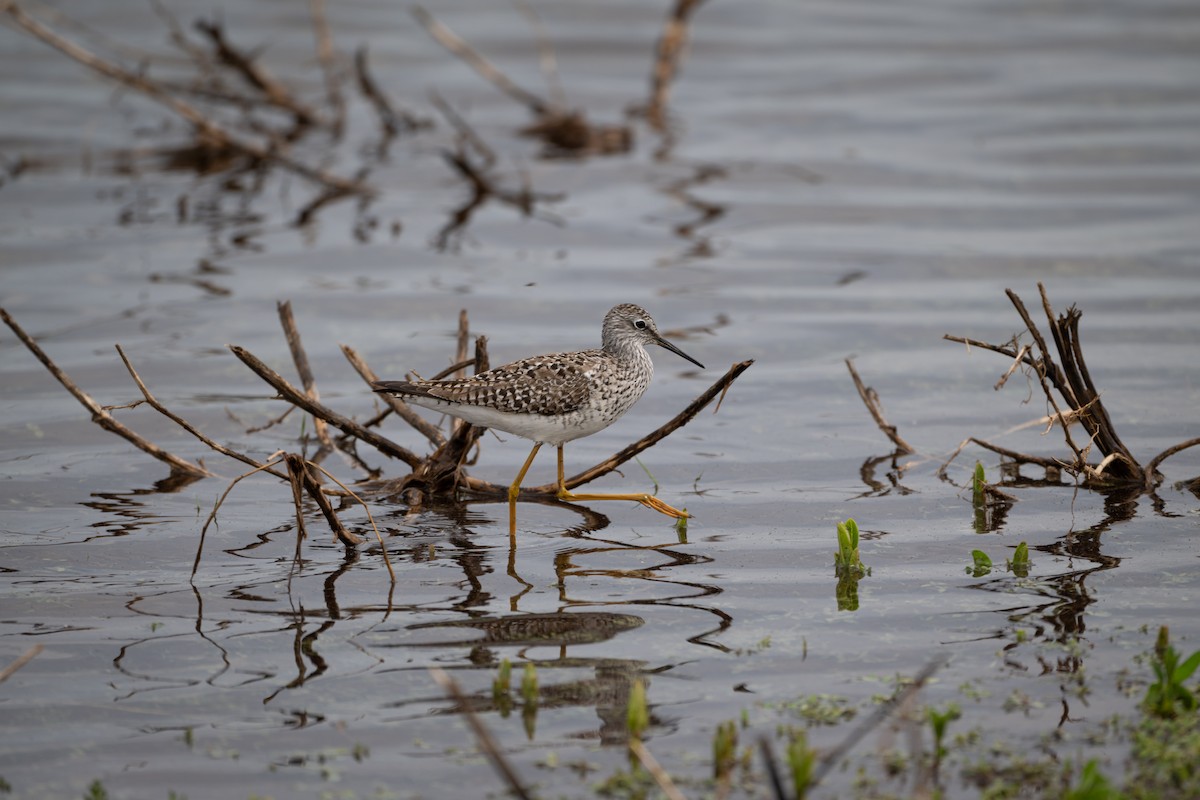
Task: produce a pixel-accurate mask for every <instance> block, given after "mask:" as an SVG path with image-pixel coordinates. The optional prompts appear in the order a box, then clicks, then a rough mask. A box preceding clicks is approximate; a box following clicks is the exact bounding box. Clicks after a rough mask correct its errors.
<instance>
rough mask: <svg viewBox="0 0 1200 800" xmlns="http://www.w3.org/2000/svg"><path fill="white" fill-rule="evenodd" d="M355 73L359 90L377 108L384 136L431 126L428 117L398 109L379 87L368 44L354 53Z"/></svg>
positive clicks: (389, 137) (385, 137)
mask: <svg viewBox="0 0 1200 800" xmlns="http://www.w3.org/2000/svg"><path fill="white" fill-rule="evenodd" d="M354 75H355V78H356V79H357V81H358V90H359V91H360V92H362V96H363V97H365V98H366V99H367V102H369V103H370V104H371V107H372V108H374V109H375V114H376V116H378V117H379V126H380V128H381V129H382V130H383V138H384V139H385V140H386V139H391V138H392V137H393V136H396V135H397V134H399V133H401V132H403V131H415V130H420V129H422V128H428V127H430V126H431V124H432V123H431V122H430V121H429V120H427V119H421V118H419V117H416V116H414V115H413V114H410V113H408V112H399V111H396V108H395V106H393V105H392V101H391V100H389V99H388V96H387V95H386V94H385V93H384V91H383V90H382V89H381V88H379V84H378V83H376V82H375V78H374V77H373V76H372V75H371V71H370V69H369V67H368V63H367V46H366V45H365V44H364V45H362V46H360V47H359V48H358V50H356V51H355V53H354Z"/></svg>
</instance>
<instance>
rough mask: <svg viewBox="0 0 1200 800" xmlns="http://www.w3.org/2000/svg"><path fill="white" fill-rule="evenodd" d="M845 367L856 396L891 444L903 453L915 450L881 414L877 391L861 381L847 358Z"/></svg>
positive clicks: (881, 409)
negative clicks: (848, 372) (856, 391)
mask: <svg viewBox="0 0 1200 800" xmlns="http://www.w3.org/2000/svg"><path fill="white" fill-rule="evenodd" d="M846 367H847V369H849V370H850V377H851V378H853V379H854V388H856V389H858V396H859V397H861V398H862V401H863V404H864V405H865V406H866V407H867V411H869V412H871V417H872V418H873V419H874V420H875V424H876V425H878V426H879V430H881V431H883V435H884V436H886V437H888V439H890V440H891V442H892V444H894V445H896V449H897V450H900V451H902V452H903V453H904V454H906V455H907V454H910V453H915V452H917V451H916V450H915V449H914V448H913V446H912V445H910V444H909V443H908V442H906V441H904V439H903V438H902V437H901V436H900V434H899V432H898V431H897V430H896V426H895V425H892V424H890V423H889V422H888V421H887V419H886V418H884V416H883V406H882V405H881V404H880V402H879V393H878V392H876V391H875V390H874V389H872V388H871V387H870V386H867V385H866V384H864V383H863V381H862V378H860V377H859V376H858V370H856V369H855V368H854V362H853V361H852V360H851V359H849V358H847V359H846Z"/></svg>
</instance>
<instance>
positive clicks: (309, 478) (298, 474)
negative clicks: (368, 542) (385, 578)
mask: <svg viewBox="0 0 1200 800" xmlns="http://www.w3.org/2000/svg"><path fill="white" fill-rule="evenodd" d="M283 459H284V462H285V463H286V464H287V468H288V475H290V476H291V480H292V486H293V489H292V496H293V498H294V497H296V496H298V494H299V493H298V492H297V491H296V489H295V487H296V486H297V485H299V486H300V487H301V488H303V489H304V491H305V492H306V493H307V494H308V496H309V497H311V498H312V501H313V502H314V503H316V504H317V508H318V509H320V511H321V514H323V515H324V517H325V521H326V522H328V523H329V528H330V530H332V531H333V535H334V536H335V537H336V538H337V539H338V540H339V541H341V543H342V544H344V545H347V546H357V545H360V544H362V543H363V538H362V537H361V536H359V535H358V534H356V533H352V532H351V531H349V530H348V529H347V528H346V526H345V525H343V524H342V521H341V520H340V519H338V515H337V514H336V513H334V510H333V506H332V505H330V504H329V498H327V497H326V496H325V492H324V491H322V489H321V484H320V483H318V482H317V479H316V476H314V475H313V474H312V470H311V469H310V468H309V462H308V461H306V460H305V459H304V458H303V457H301V456H299V455H296V454H295V453H284V454H283ZM322 471H323V470H322ZM303 519H304V509H302V508H301V507H300V505H299V504H297V505H296V520H297V525H299V526H301V528H302V527H303Z"/></svg>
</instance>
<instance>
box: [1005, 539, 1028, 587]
mask: <svg viewBox="0 0 1200 800" xmlns="http://www.w3.org/2000/svg"><path fill="white" fill-rule="evenodd" d="M1029 566H1030V561H1029V545H1027V544H1025V542H1021V543H1020V544H1019V545H1017V549H1016V550H1014V551H1013V557H1012V558H1010V559H1009V560H1008V570H1009V572H1011V573H1012V574H1013V575H1016V576H1017V577H1018V578H1028V577H1029Z"/></svg>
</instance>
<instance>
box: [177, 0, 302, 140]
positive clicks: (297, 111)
mask: <svg viewBox="0 0 1200 800" xmlns="http://www.w3.org/2000/svg"><path fill="white" fill-rule="evenodd" d="M193 27H195V29H196V30H197V31H199V32H200V33H202V34H204V35H205V36H207V37H208V39H209V41H210V42H212V46H213V51H214V52H215V54H216V56H217V60H218V61H219V62H220V63H222V64H224V65H225V66H227V67H229V68H230V69H232V70H233V71H234V72H236V73H238V74H239V75H241V76H242V78H243V79H244V80H245V81H246V83H248V84H250V85H251V86H252V87H254V88H255V89H256V90H257V91H258V92H260V93H261V94H262V96H263V98H264V99H265V100H266V101H267V102H268V103H270V104H271V105H273V106H276V107H278V108H282V109H285V110H286V111H288V112H289V113H291V114H292V116H293V117H294V118H295V120H296V124H297V125H300V126H307V125H317V124H321V119H320V117H319V115H318V114H317V113H316V111H314V110H313V109H311V108H309V107H308V106H307V105H306V104H304V103H302V102H301V101H300V100H298V99H297V98H295V97H294V96H293V95H292V93H291V91H290V90H289V89H288V88H287V87H286V86H284V85H283V84H282V83H280V82H279V81H277V80H276V79H275V77H274V76H273V75H271V73H269V72H268V71H267V70H266V69H265V68H264V67H262V66H260V65H259V64H258V63H257V61H256V60H255V58H254V56H251V55H249V54H247V53H244V52H242V50H240V49H239V48H237V47H236V46H234V45H233V44H232V43H231V42H230V41H229V40H228V39H227V38H226V37H225V29H224V28H223V27H222V26H221V23H219V22H208V21H205V20H202V19H201V20H196V22H195V23H194V24H193Z"/></svg>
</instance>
